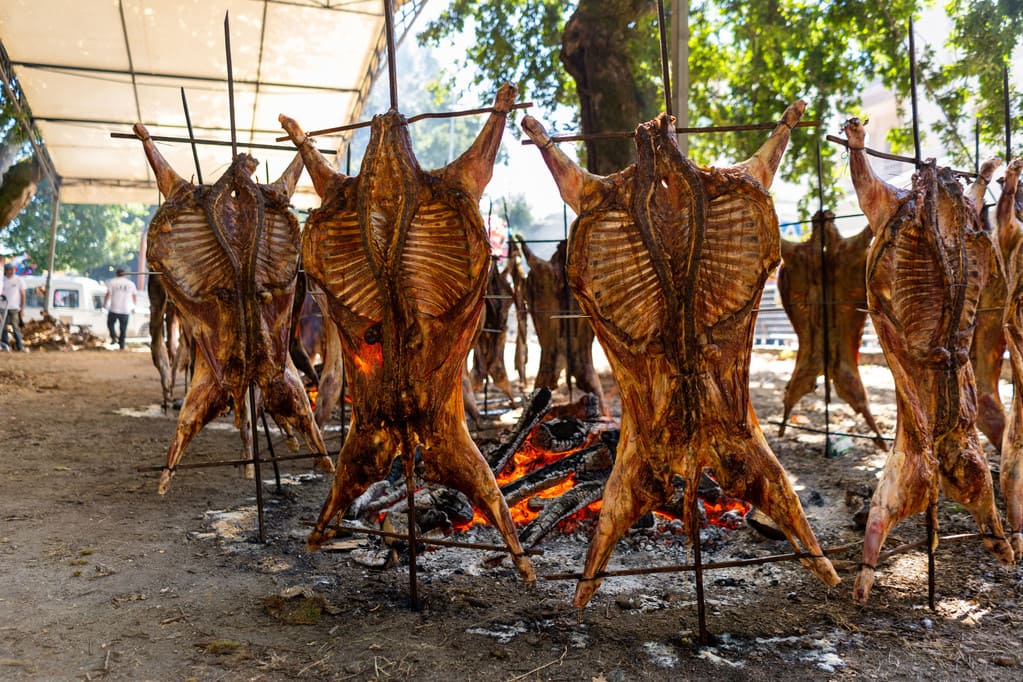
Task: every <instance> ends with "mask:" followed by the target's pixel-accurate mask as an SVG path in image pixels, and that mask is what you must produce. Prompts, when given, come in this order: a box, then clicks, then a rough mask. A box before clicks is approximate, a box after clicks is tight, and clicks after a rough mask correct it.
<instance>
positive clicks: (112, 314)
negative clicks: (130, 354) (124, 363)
mask: <svg viewBox="0 0 1023 682" xmlns="http://www.w3.org/2000/svg"><path fill="white" fill-rule="evenodd" d="M137 298H138V289H136V288H135V283H134V282H132V281H131V280H130V279H128V278H127V277H125V276H124V268H118V269H117V277H115V278H114V279H112V280H110V282H109V283H108V284H107V295H106V296H104V297H103V307H104V308H106V309H107V331H109V332H110V343H116V344H117V345H119V346H120V347H121V350H124V338H125V336H126V335H127V334H128V318H129V316H130V315H131V312H132V310H134V309H135V302H136V299H137ZM115 323H116V324H117V325H119V328H120V333H115V332H114V326H115Z"/></svg>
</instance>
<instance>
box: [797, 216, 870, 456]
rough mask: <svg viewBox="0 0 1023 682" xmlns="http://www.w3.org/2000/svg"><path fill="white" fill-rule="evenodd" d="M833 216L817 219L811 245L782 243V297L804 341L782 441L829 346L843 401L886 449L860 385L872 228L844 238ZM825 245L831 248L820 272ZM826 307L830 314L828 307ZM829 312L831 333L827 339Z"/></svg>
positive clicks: (831, 371)
mask: <svg viewBox="0 0 1023 682" xmlns="http://www.w3.org/2000/svg"><path fill="white" fill-rule="evenodd" d="M834 218H835V214H834V213H832V212H831V211H824V212H818V213H817V214H815V215H814V217H813V228H812V232H811V235H810V239H809V240H807V241H805V242H801V243H798V244H796V243H793V242H789V241H786V240H782V242H781V255H782V264H781V267H780V268H779V269H778V292H779V293H780V294H781V301H782V306H783V307H784V308H785V314H786V315H788V318H789V321H790V322H791V323H792V328H793V329H795V331H796V336H797V337H798V338H799V349H798V350H797V352H796V366H795V368H794V369H793V370H792V376H791V377H790V378H789V382H788V384H786V386H785V405H784V410H785V411H784V416H783V417H782V425H781V427H780V429H779V431H778V435H779V436H782V435H785V424H786V423H787V422H788V419H789V415H790V414H791V413H792V408H793V407H794V406H795V405H796V403H798V402H799V399H800V398H802V397H803V396H804V395H806V394H807V393H810V392H811V391H813V390H814V388H815V387H816V384H817V377H818V376H820V375H821V374H823V373H824V343H825V340H827V345H828V354H827V359H828V373H827V376H828V377H829V378H830V380H831V383H832V384H833V385H834V387H835V391H836V392H837V393H838V397H840V398H841V399H842V400H844V401H845V402H847V403H848V404H849V406H850V407H852V408H853V409H854V410H856V412H858V413H859V414H861V415H863V419H864V421H866V422H867V425H868V426H869V427H870V428H871V430H872V431H873V432H874V433H875V434H877V438H876V439H874V444H875V445H877V447H878V448H880V449H882V450H886V449H887V446H886V445H885V443H884V440H883V439H882V438H881V430H880V429H879V428H878V426H877V422H876V421H874V416H873V415H872V414H871V413H870V402H869V400H868V399H867V392H866V390H865V389H864V388H863V381H862V380H861V379H860V368H859V354H860V341H861V340H862V338H863V326H864V324H865V323H866V321H867V312H866V305H867V286H866V282H865V270H866V262H867V247H868V246H869V245H870V239H871V233H870V228H866V229H864V230H863V231H862V232H860V233H859V234H856V235H853V236H852V237H847V238H846V237H842V235H841V234H839V232H838V229H837V228H836V227H835V222H834ZM821 240H823V241H824V246H825V247H826V249H825V253H824V254H823V257H824V259H825V261H824V267H823V268H822V267H821V257H822V250H821ZM825 306H827V311H825V309H824V307H825ZM825 312H827V321H828V329H827V334H826V335H825V333H824V319H825V316H824V314H825Z"/></svg>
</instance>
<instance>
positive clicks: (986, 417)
mask: <svg viewBox="0 0 1023 682" xmlns="http://www.w3.org/2000/svg"><path fill="white" fill-rule="evenodd" d="M1001 164H1002V160H1001V159H997V158H995V159H988V160H987V161H985V162H984V163H983V164H982V165H981V167H980V175H979V176H978V177H977V180H976V181H975V182H974V183H973V184H972V185H970V187H969V188H968V189H967V191H966V194H967V196H969V197H970V198H971V199H972V200H973V204H974V209H975V210H976V211H977V213H978V215H980V216H981V222H982V223H983V224H984V229H986V230H988V231H990V230H991V227H990V225H989V224H988V222H987V220H986V215H985V214H984V213H983V209H984V193H985V191H986V190H987V186H988V183H989V182H991V176H992V175H994V172H995V170H997V168H998V167H999V166H1000V165H1001ZM992 236H993V235H992ZM1004 257H1005V253H1004V252H1003V253H1001V254H1000V255H999V253H998V252H997V249H996V250H993V251H992V252H991V263H990V265H989V268H988V269H989V271H990V273H991V274H990V276H989V277H988V280H987V284H986V285H985V286H984V289H983V291H981V292H980V300H979V301H977V328H976V330H975V331H974V332H973V344H972V345H971V346H970V364H972V365H973V376H974V380H975V381H976V383H977V428H978V429H980V432H981V433H983V434H984V435H985V436H986V437H987V439H988V442H990V443H991V445H993V446H994V448H995V450H996V451H998V452H1001V450H1002V438H1003V436H1004V433H1005V407H1004V406H1003V405H1002V397H1001V395H1000V394H999V392H998V384H999V381H1000V380H1001V378H1002V358H1003V356H1004V355H1005V335H1004V334H1003V333H1002V312H1003V311H1004V309H1005V285H1006V281H1005V276H1004V273H1003V272H1002V267H1001V262H1002V260H1003V259H1004Z"/></svg>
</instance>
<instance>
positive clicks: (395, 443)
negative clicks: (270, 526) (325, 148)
mask: <svg viewBox="0 0 1023 682" xmlns="http://www.w3.org/2000/svg"><path fill="white" fill-rule="evenodd" d="M514 100H515V88H514V87H512V86H511V85H505V86H503V87H502V88H501V89H500V90H499V91H498V94H497V98H496V101H495V104H494V112H495V113H493V114H492V115H491V116H490V118H489V119H488V121H487V123H486V125H485V126H484V128H483V130H482V132H481V133H480V135H479V136H478V137H477V138H476V141H475V142H474V143H473V144H472V146H471V147H470V148H469V149H468V150H467V151H466V152H465V153H464V154H463V155H462V156H460V157H459V158H458V159H456V160H455V161H453V162H452V163H451V164H449V165H448V166H445V167H444V168H441V169H439V170H436V171H432V172H427V171H424V170H422V169H421V168H420V167H419V163H418V161H417V160H416V157H415V155H414V153H413V150H412V141H411V139H410V138H409V133H408V125H407V122H406V120H405V118H404V117H403V116H402V115H401V114H399V113H398V112H397V111H394V110H393V109H392V110H391V111H389V112H387V113H386V114H382V115H379V116H375V117H374V118H373V124H372V128H371V133H370V142H369V146H368V148H367V149H366V155H365V157H364V160H363V162H362V168H361V170H360V173H359V175H357V176H353V177H347V176H345V175H342V174H339V173H336V172H335V171H334V170H333V169H332V168H331V167H330V166H329V165H328V164H327V161H326V160H325V159H324V158H323V157H322V156H321V155H320V154H319V152H317V151H316V150H315V149H314V148H313V146H312V145H311V144H310V140H309V139H308V138H307V137H306V136H305V134H304V133H303V132H302V130H301V129H300V128H299V126H298V125H297V124H296V123H295V122H294V121H293V120H291V119H289V118H287V117H286V116H281V123H282V125H283V126H284V128H285V130H286V131H287V132H288V134H289V135H290V136H291V139H292V140H293V141H294V142H295V143H296V144H297V145H298V146H299V150H300V151H301V154H302V158H303V159H304V161H305V163H306V167H307V168H308V170H309V173H310V175H311V176H312V179H313V184H314V185H315V188H316V192H317V194H319V195H320V197H321V198H322V199H323V205H322V206H321V207H320V208H319V209H317V210H316V211H314V212H313V213H311V214H310V216H309V220H308V222H307V224H306V231H305V237H304V244H303V261H304V263H305V267H306V269H307V271H308V273H309V276H310V277H311V278H312V280H313V281H314V282H316V284H317V285H318V286H319V287H320V289H322V290H323V291H324V292H325V293H326V296H327V301H328V305H329V309H330V314H331V316H332V317H333V318H334V320H335V321H336V322H337V325H338V328H339V330H340V333H341V343H342V345H343V347H344V350H345V353H344V362H345V373H346V376H347V377H348V391H349V395H350V396H351V400H352V421H351V429H350V431H349V433H348V437H347V439H346V440H345V444H344V446H343V447H342V449H341V453H340V455H339V457H338V467H337V474H336V477H335V479H334V484H333V487H332V488H331V491H330V494H329V495H328V497H327V500H326V501H325V503H324V505H323V508H322V510H321V511H320V515H319V518H318V519H317V521H316V526H315V528H314V530H313V531H312V533H311V534H310V535H309V539H308V546H309V548H310V549H311V550H315V549H317V548H318V547H320V546H321V545H322V544H323V543H324V542H326V541H327V540H329V539H330V538H331V537H332V536H333V535H334V530H333V529H332V528H331V527H330V524H331V522H332V521H333V520H334V519H335V518H336V517H337V516H338V515H340V514H343V513H344V511H345V510H346V509H347V508H348V506H349V505H350V504H351V503H352V501H353V500H355V498H357V497H358V496H359V495H361V494H362V493H363V491H365V490H366V488H367V487H368V486H369V485H370V484H371V483H373V482H374V481H377V480H379V479H382V478H384V476H386V474H387V472H388V470H389V469H390V467H391V462H392V460H393V459H394V458H395V457H396V456H397V455H399V454H401V455H403V457H404V462H405V473H406V477H408V478H409V479H411V477H412V473H413V471H412V468H413V464H414V460H415V459H417V457H416V455H417V453H418V454H419V455H420V456H421V459H422V464H423V469H424V476H425V477H426V478H427V479H428V480H430V481H434V482H438V483H443V484H445V485H448V486H450V487H452V488H455V489H457V490H460V491H461V492H463V493H465V494H466V495H467V496H468V497H469V499H470V500H471V501H472V502H473V504H475V505H476V506H478V507H479V508H480V509H481V510H482V511H483V512H484V513H485V514H486V515H487V516H488V517H489V518H490V520H491V521H492V522H493V523H494V525H495V526H496V527H497V528H498V529H499V530H500V532H501V535H502V536H503V537H504V540H505V542H506V543H507V545H508V547H509V549H510V550H511V551H512V553H513V555H512V559H513V561H514V563H515V565H516V567H517V568H518V570H519V572H520V573H521V574H522V575H523V577H524V578H525V579H526V580H527V581H532V580H533V579H534V572H533V567H532V564H530V562H529V560H528V559H527V558H526V557H525V555H524V554H523V553H522V547H521V545H520V543H519V541H518V538H517V537H516V536H515V527H514V525H513V524H512V519H511V515H510V514H509V512H508V506H507V505H506V504H505V500H504V497H503V496H502V495H501V492H500V490H499V489H498V487H497V482H496V480H495V479H494V474H493V473H492V472H491V470H490V467H489V466H488V465H487V463H486V460H484V458H483V456H482V455H481V454H480V451H479V450H478V449H477V448H476V445H475V444H474V443H473V441H472V439H471V438H470V437H469V431H468V429H467V427H466V422H465V416H464V414H463V411H462V383H461V375H462V372H463V370H464V368H465V360H466V356H467V354H468V352H469V347H470V344H471V343H472V339H473V335H474V334H475V333H476V328H477V324H478V322H479V318H480V315H481V313H482V311H483V295H484V291H485V287H486V282H487V272H488V268H489V265H490V242H489V240H488V239H487V233H486V230H485V228H484V225H483V219H482V217H481V216H480V213H479V207H478V202H479V198H480V195H481V194H482V192H483V189H484V187H485V186H486V184H487V183H488V182H489V181H490V176H491V173H492V170H493V164H494V158H495V156H496V154H497V150H498V147H499V145H500V142H501V134H502V133H503V131H504V125H505V119H506V116H505V115H506V113H507V112H508V111H509V110H510V109H511V107H512V105H513V104H514Z"/></svg>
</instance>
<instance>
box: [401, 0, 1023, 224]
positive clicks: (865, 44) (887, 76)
mask: <svg viewBox="0 0 1023 682" xmlns="http://www.w3.org/2000/svg"><path fill="white" fill-rule="evenodd" d="M586 2H587V0H579V2H575V3H562V2H556V1H554V0H503V1H502V2H499V3H477V2H471V1H470V0H454V2H452V3H451V5H450V6H449V7H448V9H447V10H446V11H445V12H444V13H443V14H442V15H441V16H440V18H438V19H437V20H435V21H433V22H431V23H430V24H429V25H428V26H427V28H426V30H424V31H423V32H422V33H420V34H419V38H420V40H423V41H426V42H427V43H432V44H440V43H441V42H442V41H445V40H449V39H450V38H451V36H453V35H454V34H456V33H458V32H461V31H463V30H467V31H469V32H470V33H471V34H472V35H473V37H474V40H473V42H472V44H471V45H470V47H469V49H468V52H467V53H466V57H465V60H464V62H463V63H462V64H461V66H462V67H463V68H465V69H469V70H471V71H472V73H473V74H474V82H475V83H476V84H477V85H480V84H485V83H491V82H494V81H495V80H497V79H499V78H503V77H509V78H512V79H514V80H515V82H517V84H518V85H519V87H520V89H521V90H522V91H523V96H524V97H530V98H532V99H534V100H536V101H537V102H538V103H539V104H540V105H541V106H542V107H544V108H554V107H556V106H558V105H563V106H570V107H577V106H578V103H579V98H578V92H577V91H576V89H575V87H574V83H572V82H571V81H570V80H569V79H568V76H567V74H566V73H565V71H564V69H563V68H561V66H560V63H559V59H558V55H559V51H560V48H561V43H560V35H561V32H562V30H563V28H564V26H565V22H566V20H567V19H568V17H570V16H571V15H572V13H573V12H575V11H576V10H577V9H578V8H579V6H581V5H583V4H585V3H586ZM929 4H930V3H929V2H926V1H925V0H885V1H881V0H826V1H823V2H808V1H807V0H692V1H691V2H690V14H689V28H690V39H689V50H690V57H689V66H690V83H691V86H690V89H689V93H688V94H689V113H690V121H691V124H692V125H714V124H732V123H747V122H761V121H764V122H766V121H774V120H777V118H778V117H779V116H780V115H781V112H782V111H783V110H784V109H785V107H786V106H787V105H788V104H789V103H791V102H793V101H795V100H796V99H800V98H802V99H804V100H806V101H807V103H808V107H807V114H806V118H807V119H820V120H821V121H822V123H823V129H824V131H825V132H827V131H835V130H837V128H838V127H839V125H840V123H841V121H842V120H844V118H845V117H846V116H848V115H850V114H854V113H857V112H856V109H857V108H858V107H859V103H860V95H861V93H862V92H863V90H864V88H865V87H866V86H867V85H868V84H870V83H873V82H881V83H883V84H884V85H885V86H887V87H888V88H890V89H892V90H893V91H894V92H895V93H896V94H897V95H898V96H900V97H901V98H903V99H906V98H908V93H909V90H910V79H909V54H908V44H907V34H908V24H909V20H910V18H911V17H914V16H917V15H919V12H920V10H921V9H922V8H923V7H924V6H926V5H929ZM1021 6H1023V2H1021V0H951V2H949V4H948V7H947V10H948V13H949V16H951V17H952V19H953V22H954V24H955V28H954V30H953V32H952V35H951V36H950V37H949V46H950V47H951V48H953V49H954V50H957V51H958V53H959V54H960V55H961V58H960V59H959V60H958V61H957V62H955V63H954V64H952V65H949V66H946V67H939V66H937V65H934V60H933V54H923V51H922V50H920V48H919V47H918V50H920V51H921V61H922V62H925V63H930V64H932V66H931V67H930V68H929V69H927V70H926V76H927V79H928V81H929V82H928V84H927V85H925V86H924V87H922V88H921V91H920V94H921V95H922V96H926V94H927V90H926V88H927V87H929V88H930V93H931V95H932V97H933V98H934V99H935V100H936V101H937V102H938V103H939V104H940V105H941V106H942V107H943V108H944V110H945V111H944V114H945V119H946V121H947V123H945V124H944V129H942V131H941V132H942V133H943V139H946V140H947V139H951V138H949V136H950V135H952V133H953V131H954V130H957V129H959V128H961V127H962V121H963V120H964V118H968V117H970V116H971V115H972V108H973V107H978V108H979V109H980V112H981V116H982V118H983V120H984V121H985V131H986V133H985V134H986V136H987V137H986V139H988V140H994V139H996V138H998V137H999V135H1000V133H998V132H997V130H1000V128H997V126H995V124H994V122H995V120H996V119H997V120H1000V119H1001V96H1000V93H1001V81H1000V79H1001V65H1002V64H1003V63H1005V60H1006V59H1007V55H1009V54H1010V53H1011V51H1012V48H1013V47H1014V46H1016V45H1018V44H1019V43H1020V42H1021V41H1023V23H1021V22H1023V19H1021V14H1023V11H1021ZM669 22H670V18H669ZM631 28H632V29H633V32H634V35H635V40H634V41H630V45H629V53H630V55H631V57H632V69H633V76H634V79H633V82H634V86H635V88H636V89H637V91H639V92H641V93H647V94H646V96H644V97H639V98H638V99H639V100H640V101H643V102H645V103H646V104H647V106H648V110H647V111H644V112H643V115H644V116H645V117H647V118H650V117H652V116H654V115H656V113H657V112H658V111H659V110H660V108H661V107H662V104H661V102H662V101H663V95H662V86H661V83H660V65H659V52H658V29H657V22H656V10H655V5H654V3H652V2H651V3H649V12H648V14H647V15H645V18H644V20H642V21H639V22H636V23H635V25H634V26H632V27H631ZM931 79H933V83H931V82H930V81H931ZM921 80H923V79H921ZM1017 108H1018V106H1017ZM1017 118H1018V117H1017ZM996 128H997V129H996ZM892 137H893V139H892V142H893V144H894V145H895V146H896V147H897V148H901V149H902V150H906V149H907V147H908V144H907V143H908V141H909V139H910V138H909V133H908V128H907V129H904V130H902V131H896V132H895V134H894V135H893V136H892ZM762 139H763V134H762V133H729V134H712V135H694V136H692V137H691V138H690V145H691V146H690V155H691V156H692V157H693V158H694V160H696V161H698V162H701V163H712V162H719V163H720V162H722V160H724V162H730V161H737V160H740V159H743V158H746V157H747V156H748V155H749V154H750V153H751V152H752V151H754V150H755V149H756V147H757V146H758V145H759V143H760V141H761V140H762ZM816 146H817V138H816V136H815V135H814V134H813V133H812V132H811V131H800V132H796V133H794V134H793V137H792V142H791V144H790V147H789V151H788V152H787V154H786V157H787V158H786V162H785V164H783V171H782V173H783V177H785V178H786V179H788V180H797V179H805V178H808V177H810V178H813V177H815V176H816V172H817V170H816V167H817V153H816ZM963 148H964V145H961V144H960V145H959V150H960V151H961V150H962V149H963ZM950 151H955V150H950ZM821 153H822V156H823V159H822V161H823V166H824V172H825V183H824V185H825V187H824V190H825V201H826V202H830V201H832V200H834V199H836V198H837V197H835V196H834V193H836V192H837V189H835V188H834V187H833V184H832V183H830V182H828V181H827V178H829V177H830V173H831V169H832V168H833V167H834V166H835V165H836V164H837V162H838V160H839V157H840V156H841V155H842V153H843V150H841V149H839V148H836V147H835V146H834V145H831V144H829V143H827V142H823V141H822V142H821ZM802 207H803V208H804V209H809V210H813V209H815V208H816V197H815V196H814V197H806V198H805V199H804V200H803V202H802Z"/></svg>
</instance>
